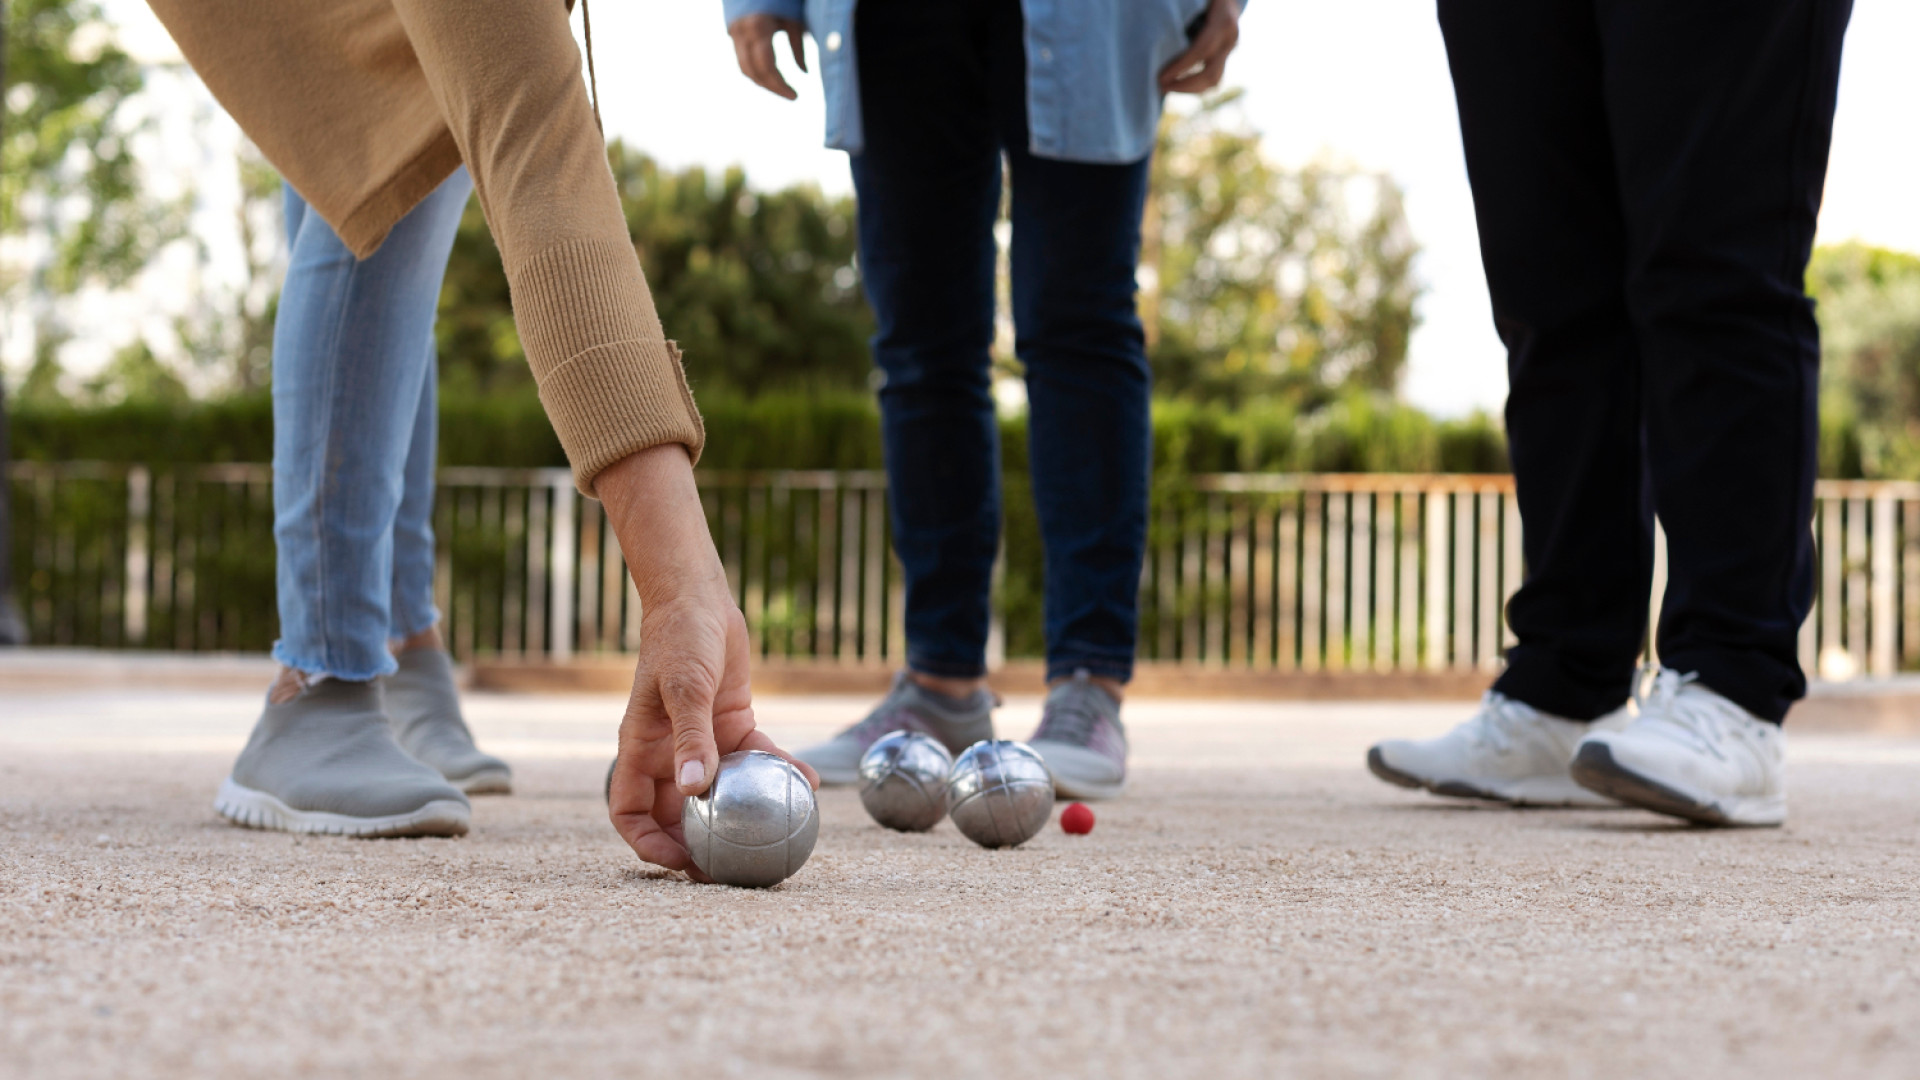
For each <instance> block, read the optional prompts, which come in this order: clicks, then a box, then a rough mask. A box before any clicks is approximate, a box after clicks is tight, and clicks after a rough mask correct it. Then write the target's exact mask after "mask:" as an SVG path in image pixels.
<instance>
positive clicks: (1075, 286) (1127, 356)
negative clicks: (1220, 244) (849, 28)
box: [992, 4, 1152, 683]
mask: <svg viewBox="0 0 1920 1080" xmlns="http://www.w3.org/2000/svg"><path fill="white" fill-rule="evenodd" d="M995 9H996V13H997V14H998V15H999V18H998V20H997V24H996V26H995V33H994V42H995V45H996V47H995V48H994V50H993V52H992V57H993V60H994V62H995V65H996V66H995V72H994V91H995V93H994V99H995V112H996V118H997V120H998V122H999V125H1000V130H1001V141H1002V143H1003V145H1004V146H1005V147H1006V153H1007V162H1008V172H1009V175H1010V177H1011V180H1012V184H1013V250H1012V276H1013V320H1014V327H1015V330H1016V335H1017V337H1016V342H1015V349H1016V351H1017V352H1018V354H1019V356H1020V362H1021V363H1022V364H1024V365H1025V367H1026V372H1027V402H1028V410H1029V412H1028V416H1029V420H1028V431H1029V439H1030V442H1029V454H1030V461H1031V466H1032V473H1033V496H1034V506H1035V508H1036V510H1037V511H1038V513H1039V517H1040V534H1041V539H1042V541H1043V543H1044V545H1045V549H1046V636H1047V678H1048V680H1049V681H1054V680H1058V679H1063V678H1067V677H1070V676H1072V675H1073V674H1074V673H1075V672H1076V671H1081V670H1084V671H1087V672H1088V673H1090V674H1092V675H1095V676H1100V677H1103V678H1107V679H1112V680H1114V681H1115V682H1119V683H1125V682H1126V681H1127V680H1128V679H1129V678H1131V677H1132V674H1133V657H1134V646H1135V639H1136V638H1137V636H1138V629H1139V596H1140V563H1141V560H1142V559H1143V558H1144V557H1145V554H1146V544H1147V477H1148V473H1149V470H1150V469H1151V465H1152V462H1151V445H1152V424H1151V421H1150V418H1149V414H1148V408H1149V401H1150V396H1151V389H1152V380H1151V377H1150V375H1149V373H1148V368H1147V351H1146V336H1145V334H1144V333H1143V332H1142V330H1141V326H1140V317H1139V315H1138V313H1137V312H1136V311H1135V308H1134V288H1135V285H1134V270H1135V267H1136V266H1137V265H1138V263H1139V261H1140V217H1141V213H1142V212H1143V211H1144V209H1145V207H1146V197H1147V172H1148V159H1145V158H1143V159H1141V160H1140V161H1136V162H1134V163H1132V164H1130V165H1096V164H1086V163H1082V162H1072V161H1054V160H1050V159H1047V158H1041V157H1035V156H1034V155H1033V154H1031V153H1028V152H1027V149H1026V147H1027V124H1026V80H1025V78H1024V64H1023V57H1024V54H1023V52H1022V49H1021V44H1022V42H1021V37H1020V29H1021V25H1020V18H1019V8H1018V7H1017V6H1015V5H1013V4H998V5H995Z"/></svg>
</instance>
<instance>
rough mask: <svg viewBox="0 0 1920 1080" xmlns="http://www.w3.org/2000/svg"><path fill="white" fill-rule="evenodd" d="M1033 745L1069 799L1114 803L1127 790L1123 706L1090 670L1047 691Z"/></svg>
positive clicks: (1057, 787)
mask: <svg viewBox="0 0 1920 1080" xmlns="http://www.w3.org/2000/svg"><path fill="white" fill-rule="evenodd" d="M1027 745H1029V746H1031V747H1033V748H1034V750H1036V751H1037V752H1039V754H1040V756H1041V757H1042V758H1045V759H1046V762H1047V768H1048V769H1050V770H1052V772H1053V790H1054V791H1055V792H1056V793H1058V794H1059V795H1060V796H1061V797H1062V798H1067V799H1111V798H1115V797H1116V796H1118V795H1119V794H1120V792H1121V791H1122V790H1124V789H1125V788H1126V786H1127V729H1126V727H1125V726H1124V725H1122V724H1121V723H1120V703H1119V702H1118V701H1115V700H1114V698H1113V695H1112V694H1109V693H1107V692H1106V691H1105V690H1102V689H1100V687H1099V686H1098V685H1096V684H1095V683H1094V682H1093V680H1092V678H1091V677H1090V676H1089V675H1088V673H1087V672H1085V671H1076V672H1074V675H1073V678H1071V679H1068V680H1067V681H1066V682H1063V683H1061V684H1060V685H1058V686H1056V687H1054V688H1053V689H1052V690H1049V691H1048V692H1047V703H1046V706H1045V707H1044V708H1043V709H1042V710H1041V712H1040V727H1039V728H1038V729H1036V730H1035V731H1034V733H1033V738H1031V739H1028V740H1027Z"/></svg>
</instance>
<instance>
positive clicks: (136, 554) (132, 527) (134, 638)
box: [120, 465, 153, 645]
mask: <svg viewBox="0 0 1920 1080" xmlns="http://www.w3.org/2000/svg"><path fill="white" fill-rule="evenodd" d="M152 508H153V474H151V473H149V472H148V471H147V467H146V466H145V465H135V466H134V467H133V468H131V469H128V470H127V565H126V579H125V581H124V582H123V587H122V589H121V600H120V619H121V627H122V629H123V631H124V632H125V634H126V640H127V643H128V644H130V645H140V644H144V643H145V642H146V640H147V571H148V567H149V564H150V563H151V562H152V553H151V551H150V550H149V549H148V538H147V517H148V515H149V513H151V511H152Z"/></svg>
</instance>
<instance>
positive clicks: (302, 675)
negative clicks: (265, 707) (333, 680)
mask: <svg viewBox="0 0 1920 1080" xmlns="http://www.w3.org/2000/svg"><path fill="white" fill-rule="evenodd" d="M326 677H327V676H326V675H325V674H324V673H322V674H316V675H310V674H308V673H306V672H304V671H301V670H300V669H298V668H290V667H287V666H285V665H282V666H281V668H280V673H279V674H278V675H275V676H274V677H273V682H272V683H271V684H270V685H268V687H267V704H269V705H285V704H286V703H287V702H289V701H292V700H293V699H294V698H297V697H299V696H300V695H301V694H304V693H306V692H307V689H308V688H309V687H311V686H312V685H313V684H314V683H317V682H319V681H320V680H321V679H324V678H326Z"/></svg>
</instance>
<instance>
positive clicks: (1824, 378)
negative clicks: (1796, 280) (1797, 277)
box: [1807, 243, 1920, 479]
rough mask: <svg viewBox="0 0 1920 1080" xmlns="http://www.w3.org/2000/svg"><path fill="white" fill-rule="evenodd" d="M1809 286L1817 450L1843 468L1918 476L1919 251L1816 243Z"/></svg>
mask: <svg viewBox="0 0 1920 1080" xmlns="http://www.w3.org/2000/svg"><path fill="white" fill-rule="evenodd" d="M1807 291H1808V292H1809V293H1811V294H1812V296H1813V298H1814V300H1815V302H1816V303H1817V304H1818V305H1819V306H1818V308H1817V311H1818V313H1819V318H1820V362H1821V375H1820V382H1821V398H1822V401H1821V420H1822V425H1821V426H1822V428H1823V441H1824V442H1825V443H1826V444H1828V445H1826V446H1824V447H1823V454H1822V456H1823V458H1827V459H1840V462H1839V465H1838V471H1841V472H1843V473H1853V474H1856V475H1864V476H1869V477H1876V478H1900V479H1920V256H1914V255H1908V254H1904V253H1902V252H1897V251H1889V250H1887V249H1885V248H1876V247H1870V246H1868V245H1866V244H1861V243H1846V244H1838V245H1833V246H1829V247H1822V248H1819V249H1817V250H1816V251H1815V252H1814V254H1813V260H1812V262H1811V264H1810V265H1809V266H1808V269H1807ZM1856 457H1857V462H1854V461H1850V460H1847V459H1851V458H1856ZM1830 468H1832V466H1830Z"/></svg>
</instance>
